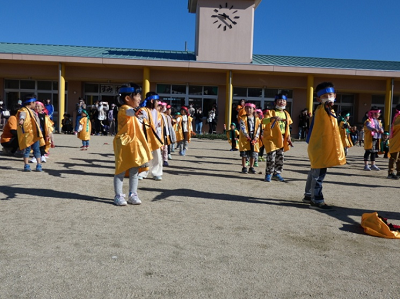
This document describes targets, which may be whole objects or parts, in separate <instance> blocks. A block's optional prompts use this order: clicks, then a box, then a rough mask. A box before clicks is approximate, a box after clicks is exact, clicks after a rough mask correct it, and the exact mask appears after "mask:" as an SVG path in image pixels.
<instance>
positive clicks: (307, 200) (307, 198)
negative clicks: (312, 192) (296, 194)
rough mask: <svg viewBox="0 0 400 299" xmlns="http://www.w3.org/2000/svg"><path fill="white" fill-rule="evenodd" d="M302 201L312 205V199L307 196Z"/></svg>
mask: <svg viewBox="0 0 400 299" xmlns="http://www.w3.org/2000/svg"><path fill="white" fill-rule="evenodd" d="M302 201H303V202H304V203H308V204H311V197H310V196H305V195H304V198H303V199H302Z"/></svg>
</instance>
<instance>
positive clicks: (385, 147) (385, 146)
mask: <svg viewBox="0 0 400 299" xmlns="http://www.w3.org/2000/svg"><path fill="white" fill-rule="evenodd" d="M381 153H382V154H383V157H384V158H385V159H387V158H388V154H389V132H384V133H383V135H382V140H381V151H380V152H379V154H381Z"/></svg>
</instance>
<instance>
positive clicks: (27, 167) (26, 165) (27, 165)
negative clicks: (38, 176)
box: [24, 164, 32, 171]
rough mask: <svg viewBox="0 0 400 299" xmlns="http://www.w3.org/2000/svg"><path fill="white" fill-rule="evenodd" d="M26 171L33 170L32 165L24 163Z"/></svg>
mask: <svg viewBox="0 0 400 299" xmlns="http://www.w3.org/2000/svg"><path fill="white" fill-rule="evenodd" d="M24 171H32V170H31V167H30V166H29V164H25V165H24Z"/></svg>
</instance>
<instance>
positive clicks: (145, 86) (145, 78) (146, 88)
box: [142, 67, 150, 99]
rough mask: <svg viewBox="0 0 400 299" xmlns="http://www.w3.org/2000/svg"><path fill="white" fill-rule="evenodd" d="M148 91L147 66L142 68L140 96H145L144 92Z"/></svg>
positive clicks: (148, 75) (148, 70)
mask: <svg viewBox="0 0 400 299" xmlns="http://www.w3.org/2000/svg"><path fill="white" fill-rule="evenodd" d="M149 91H150V69H149V68H148V67H144V68H143V86H142V98H143V99H144V98H146V94H147V93H148V92H149Z"/></svg>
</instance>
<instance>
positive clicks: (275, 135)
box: [262, 110, 293, 153]
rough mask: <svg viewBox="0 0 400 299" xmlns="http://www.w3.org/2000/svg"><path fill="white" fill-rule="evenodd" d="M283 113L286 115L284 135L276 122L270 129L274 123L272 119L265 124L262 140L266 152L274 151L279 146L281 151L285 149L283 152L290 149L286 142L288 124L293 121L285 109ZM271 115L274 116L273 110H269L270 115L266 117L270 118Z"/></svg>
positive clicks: (288, 130)
mask: <svg viewBox="0 0 400 299" xmlns="http://www.w3.org/2000/svg"><path fill="white" fill-rule="evenodd" d="M285 115H286V129H285V134H284V135H282V132H281V129H280V127H279V124H278V123H276V124H275V125H274V127H273V128H272V129H271V126H272V124H273V123H274V121H271V122H270V123H268V124H266V125H265V127H264V132H263V136H262V141H263V144H264V147H265V152H266V153H270V152H273V151H276V150H278V149H280V148H283V151H285V152H286V151H288V150H289V149H290V147H289V143H288V142H287V140H288V138H289V136H290V129H289V126H290V125H291V124H292V123H293V121H292V118H291V117H290V115H289V113H288V112H287V111H285ZM273 116H275V110H273V111H270V115H269V117H267V118H271V117H273Z"/></svg>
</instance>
